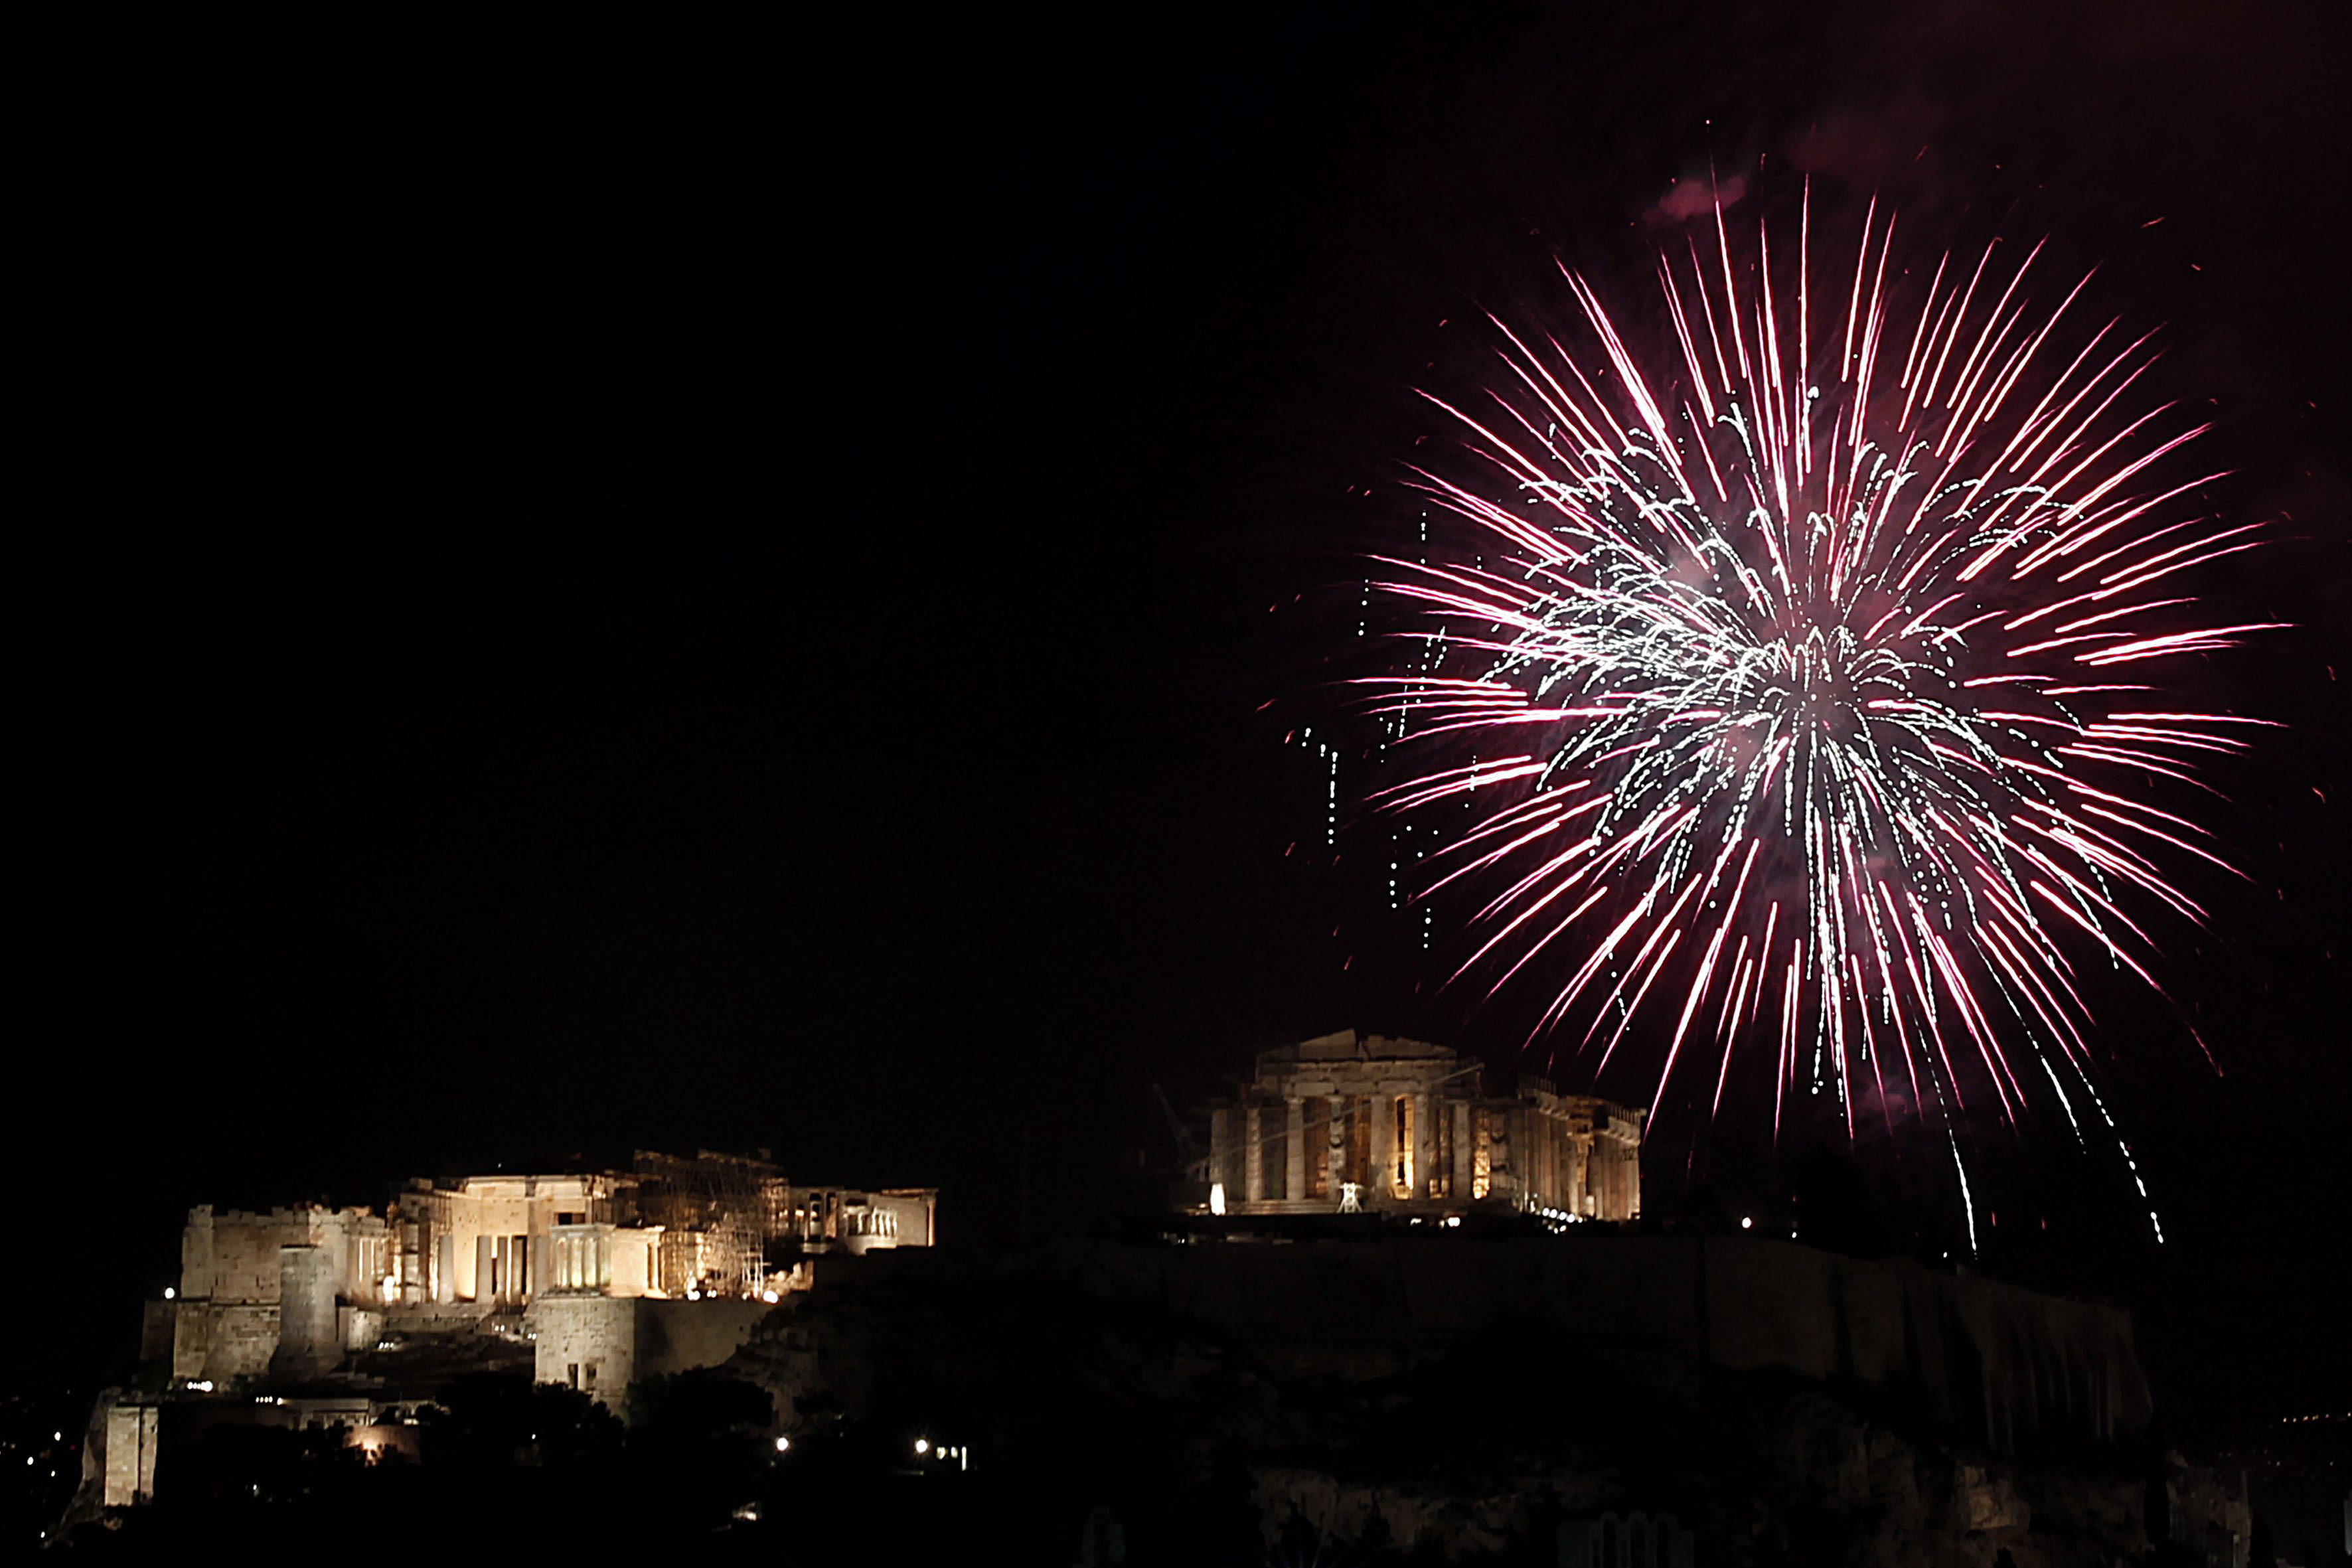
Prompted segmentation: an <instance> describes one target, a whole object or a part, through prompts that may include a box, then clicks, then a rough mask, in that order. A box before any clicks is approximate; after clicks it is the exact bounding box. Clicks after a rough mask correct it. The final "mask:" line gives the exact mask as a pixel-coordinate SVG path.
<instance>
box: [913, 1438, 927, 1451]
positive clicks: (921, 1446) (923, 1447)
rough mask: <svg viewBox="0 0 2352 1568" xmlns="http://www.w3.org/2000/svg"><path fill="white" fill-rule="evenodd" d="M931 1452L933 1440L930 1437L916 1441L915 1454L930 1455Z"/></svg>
mask: <svg viewBox="0 0 2352 1568" xmlns="http://www.w3.org/2000/svg"><path fill="white" fill-rule="evenodd" d="M930 1451H931V1440H930V1439H929V1437H918V1438H916V1439H915V1452H916V1453H917V1454H928V1453H929V1452H930Z"/></svg>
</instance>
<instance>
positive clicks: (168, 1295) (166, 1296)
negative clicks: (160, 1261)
mask: <svg viewBox="0 0 2352 1568" xmlns="http://www.w3.org/2000/svg"><path fill="white" fill-rule="evenodd" d="M179 1294H180V1293H179V1292H178V1291H177V1290H174V1289H172V1288H171V1287H170V1286H169V1285H166V1286H164V1287H163V1300H166V1301H169V1300H174V1299H176V1298H177V1297H178V1296H179Z"/></svg>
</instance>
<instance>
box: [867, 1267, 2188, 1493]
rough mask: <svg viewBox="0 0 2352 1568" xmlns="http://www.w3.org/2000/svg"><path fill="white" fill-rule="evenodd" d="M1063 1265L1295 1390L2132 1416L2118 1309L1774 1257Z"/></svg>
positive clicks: (1997, 1434) (2142, 1380) (2136, 1408)
mask: <svg viewBox="0 0 2352 1568" xmlns="http://www.w3.org/2000/svg"><path fill="white" fill-rule="evenodd" d="M876 1261H883V1260H881V1259H878V1258H877V1260H876ZM888 1261H889V1262H890V1263H892V1264H898V1260H897V1259H895V1258H894V1259H891V1260H888ZM1066 1264H1067V1265H1068V1266H1071V1267H1074V1268H1076V1271H1077V1273H1078V1275H1079V1277H1080V1278H1079V1281H1078V1282H1079V1283H1082V1284H1083V1285H1084V1286H1085V1287H1086V1288H1087V1289H1090V1290H1094V1291H1098V1292H1108V1293H1110V1294H1114V1295H1129V1296H1137V1297H1142V1298H1147V1299H1150V1300H1153V1301H1154V1302H1155V1304H1157V1305H1159V1306H1160V1307H1161V1308H1163V1309H1164V1310H1170V1311H1172V1312H1175V1313H1177V1314H1179V1315H1182V1316H1189V1317H1194V1318H1198V1319H1200V1320H1202V1321H1206V1322H1209V1323H1212V1324H1214V1325H1215V1326H1216V1327H1218V1328H1220V1329H1222V1330H1223V1331H1226V1332H1228V1333H1231V1334H1233V1335H1234V1336H1235V1337H1237V1338H1239V1339H1241V1340H1244V1342H1248V1343H1249V1344H1250V1345H1251V1346H1252V1347H1253V1349H1255V1350H1256V1351H1257V1352H1259V1353H1261V1354H1264V1355H1265V1356H1267V1357H1269V1358H1270V1359H1271V1360H1273V1361H1275V1362H1276V1363H1280V1364H1284V1365H1286V1366H1288V1367H1290V1368H1291V1369H1293V1370H1296V1371H1302V1372H1310V1373H1311V1372H1314V1371H1316V1370H1318V1368H1320V1369H1324V1370H1329V1371H1334V1372H1339V1371H1359V1372H1360V1371H1364V1370H1369V1369H1370V1368H1371V1367H1373V1366H1374V1365H1376V1364H1382V1363H1384V1364H1390V1365H1402V1364H1406V1363H1411V1362H1412V1361H1415V1360H1417V1359H1420V1358H1421V1357H1423V1356H1424V1355H1426V1354H1428V1353H1432V1352H1443V1351H1444V1350H1445V1349H1447V1348H1449V1347H1450V1346H1452V1345H1454V1344H1458V1343H1460V1342H1463V1341H1465V1340H1467V1339H1470V1338H1473V1337H1475V1336H1479V1335H1483V1334H1486V1333H1490V1332H1493V1331H1497V1330H1512V1331H1527V1332H1530V1333H1533V1334H1538V1335H1549V1336H1554V1337H1557V1338H1559V1339H1560V1340H1563V1341H1573V1342H1576V1343H1578V1344H1580V1345H1582V1346H1585V1347H1587V1348H1589V1349H1591V1350H1592V1351H1594V1352H1600V1353H1608V1354H1615V1355H1618V1356H1621V1357H1630V1358H1632V1359H1634V1360H1639V1361H1643V1362H1645V1363H1649V1364H1652V1365H1658V1364H1668V1365H1671V1364H1675V1363H1680V1364H1685V1365H1706V1364H1713V1365H1717V1366H1721V1367H1725V1368H1728V1369H1732V1370H1736V1371H1745V1372H1752V1371H1764V1370H1780V1371H1786V1372H1790V1373H1797V1374H1799V1375H1801V1376H1805V1377H1811V1378H1820V1379H1824V1380H1837V1381H1843V1382H1848V1383H1853V1384H1863V1385H1865V1386H1869V1387H1872V1388H1875V1389H1879V1390H1883V1391H1885V1393H1887V1394H1889V1395H1890V1396H1893V1397H1895V1399H1897V1400H1898V1401H1899V1402H1900V1403H1902V1404H1904V1405H1906V1406H1908V1407H1910V1408H1912V1409H1914V1410H1915V1411H1916V1413H1917V1414H1919V1415H1923V1416H1926V1417H1927V1418H1929V1419H1932V1420H1933V1421H1934V1422H1935V1423H1936V1424H1937V1425H1938V1426H1943V1427H1945V1428H1947V1429H1948V1430H1950V1431H1953V1432H1955V1433H1957V1434H1958V1435H1960V1436H1967V1437H1969V1438H1972V1439H1976V1440H1980V1441H1983V1442H1985V1443H1987V1444H1989V1445H1990V1446H1991V1447H1994V1448H1995V1449H1997V1450H1999V1451H2002V1452H2015V1451H2018V1450H2019V1449H2020V1448H2021V1447H2031V1446H2033V1445H2036V1444H2040V1443H2043V1442H2051V1441H2054V1442H2092V1443H2103V1442H2107V1441H2111V1440H2114V1439H2116V1437H2118V1436H2126V1435H2129V1434H2133V1433H2137V1432H2138V1431H2140V1430H2141V1429H2143V1428H2144V1427H2145V1426H2146V1425H2147V1419H2148V1415H2149V1394H2148V1388H2147V1380H2146V1377H2145V1375H2144V1373H2142V1371H2141V1369H2140V1366H2139V1362H2138V1359H2137V1354H2136V1352H2135V1351H2134V1348H2133V1343H2132V1331H2131V1321H2130V1319H2129V1317H2128V1316H2127V1315H2126V1314H2125V1313H2124V1312H2122V1311H2120V1310H2116V1309H2115V1308H2112V1307H2105V1306H2100V1305H2096V1304H2093V1303H2089V1302H2082V1301H2073V1300H2063V1299H2061V1298H2057V1297H2052V1296H2044V1295H2041V1294H2039V1293H2037V1292H2034V1291H2031V1290H2025V1289H2018V1288H2016V1287H2014V1286H2009V1285H2002V1284H1999V1283H1996V1282H1994V1281H1991V1280H1988V1279H1976V1278H1972V1277H1967V1276H1961V1275H1955V1274H1943V1273H1937V1272H1931V1271H1930V1270H1928V1269H1927V1268H1922V1267H1920V1266H1918V1265H1916V1264H1911V1263H1906V1262H1893V1261H1888V1262H1870V1261H1864V1260H1860V1259H1854V1258H1841V1257H1837V1256H1834V1255H1832V1254H1830V1253H1825V1252H1820V1251H1816V1250H1814V1249H1813V1248H1811V1247H1801V1246H1797V1245H1794V1244H1792V1243H1787V1242H1774V1241H1765V1240H1759V1239H1753V1238H1748V1237H1631V1236H1617V1235H1608V1234H1598V1235H1591V1236H1576V1235H1570V1236H1567V1237H1556V1238H1553V1237H1526V1238H1514V1239H1497V1238H1477V1239H1472V1238H1466V1237H1465V1238H1459V1239H1453V1238H1443V1237H1429V1238H1426V1239H1424V1238H1420V1237H1415V1238H1412V1239H1403V1238H1398V1239H1391V1240H1383V1241H1366V1242H1333V1243H1313V1244H1307V1245H1295V1246H1270V1245H1264V1244H1246V1243H1230V1244H1204V1245H1199V1246H1192V1247H1109V1248H1092V1249H1088V1250H1087V1251H1086V1252H1084V1253H1081V1254H1074V1255H1072V1256H1071V1257H1070V1258H1067V1259H1066ZM898 1266H899V1267H915V1268H920V1267H922V1265H921V1264H920V1262H919V1261H916V1260H912V1259H910V1260H908V1262H907V1263H905V1264H898Z"/></svg>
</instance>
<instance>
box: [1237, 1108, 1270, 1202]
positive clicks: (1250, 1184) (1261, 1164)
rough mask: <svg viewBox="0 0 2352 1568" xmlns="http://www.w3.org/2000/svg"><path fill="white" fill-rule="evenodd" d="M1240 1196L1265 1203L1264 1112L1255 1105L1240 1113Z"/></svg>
mask: <svg viewBox="0 0 2352 1568" xmlns="http://www.w3.org/2000/svg"><path fill="white" fill-rule="evenodd" d="M1242 1195H1243V1196H1244V1198H1245V1199H1246V1200H1247V1201H1249V1202H1251V1203H1254V1204H1262V1203H1264V1202H1265V1110H1264V1109H1263V1108H1261V1107H1259V1106H1255V1105H1253V1106H1251V1107H1250V1108H1249V1109H1247V1110H1244V1111H1243V1112H1242Z"/></svg>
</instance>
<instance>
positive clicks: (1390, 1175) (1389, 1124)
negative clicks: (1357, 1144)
mask: <svg viewBox="0 0 2352 1568" xmlns="http://www.w3.org/2000/svg"><path fill="white" fill-rule="evenodd" d="M1370 1107H1371V1113H1372V1152H1371V1158H1370V1165H1371V1169H1370V1170H1369V1171H1367V1172H1365V1173H1364V1174H1365V1175H1367V1176H1368V1177H1370V1180H1369V1181H1368V1182H1366V1183H1365V1186H1366V1187H1367V1188H1369V1189H1370V1191H1368V1192H1367V1193H1366V1194H1365V1196H1367V1197H1370V1195H1371V1194H1373V1193H1377V1194H1380V1195H1381V1197H1387V1196H1388V1195H1389V1194H1390V1193H1391V1192H1392V1191H1393V1190H1394V1188H1393V1186H1392V1183H1393V1181H1394V1179H1395V1176H1396V1096H1395V1095H1394V1094H1392V1093H1391V1092H1390V1091H1389V1090H1387V1089H1381V1092H1380V1093H1378V1094H1376V1095H1374V1096H1372V1097H1371V1100H1370Z"/></svg>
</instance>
